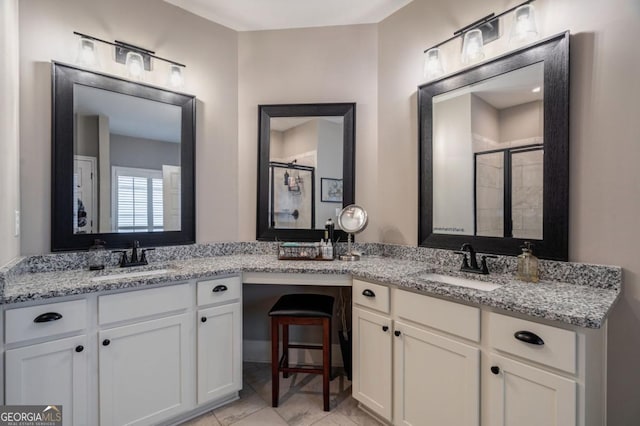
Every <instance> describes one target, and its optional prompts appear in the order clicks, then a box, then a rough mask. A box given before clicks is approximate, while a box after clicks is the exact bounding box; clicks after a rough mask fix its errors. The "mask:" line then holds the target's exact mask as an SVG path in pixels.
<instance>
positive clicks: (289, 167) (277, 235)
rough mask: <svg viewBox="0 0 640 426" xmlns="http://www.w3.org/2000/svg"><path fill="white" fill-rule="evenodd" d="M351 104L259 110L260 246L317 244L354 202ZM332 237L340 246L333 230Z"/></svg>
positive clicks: (338, 232)
mask: <svg viewBox="0 0 640 426" xmlns="http://www.w3.org/2000/svg"><path fill="white" fill-rule="evenodd" d="M355 107H356V105H355V104H354V103H325V104H281V105H260V106H259V111H258V116H259V127H260V133H259V137H258V149H259V161H258V214H257V223H256V238H257V239H258V240H261V241H271V240H280V241H320V239H321V238H323V237H324V228H325V224H326V223H327V221H328V220H329V219H331V221H332V223H334V224H335V223H336V222H337V215H338V213H339V212H340V210H341V209H342V207H343V206H345V205H348V204H352V203H353V200H354V181H355V179H354V176H355V171H354V169H355V168H354V147H355ZM334 238H340V239H341V240H342V241H345V239H346V234H345V233H344V232H342V230H340V229H336V233H335V234H334Z"/></svg>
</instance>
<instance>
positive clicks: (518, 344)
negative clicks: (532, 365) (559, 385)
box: [489, 312, 577, 374]
mask: <svg viewBox="0 0 640 426" xmlns="http://www.w3.org/2000/svg"><path fill="white" fill-rule="evenodd" d="M523 332H524V333H525V334H524V335H522V334H521V337H522V338H527V337H528V336H532V335H531V334H526V333H533V334H535V335H536V336H538V337H539V338H540V339H542V341H543V342H544V344H541V345H538V344H535V343H526V342H523V341H521V340H519V339H517V338H516V337H515V334H516V333H523ZM489 343H490V345H491V346H492V347H493V348H495V349H498V350H500V351H503V352H507V353H510V354H513V355H517V356H520V357H522V358H526V359H529V360H531V361H534V362H538V363H540V364H544V365H548V366H550V367H554V368H557V369H559V370H563V371H566V372H569V373H572V374H575V372H576V344H577V343H576V333H575V332H574V331H571V330H565V329H562V328H557V327H552V326H549V325H544V324H539V323H536V322H532V321H526V320H522V319H519V318H513V317H509V316H506V315H501V314H496V313H495V312H490V313H489Z"/></svg>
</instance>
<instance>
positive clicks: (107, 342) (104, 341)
mask: <svg viewBox="0 0 640 426" xmlns="http://www.w3.org/2000/svg"><path fill="white" fill-rule="evenodd" d="M110 343H111V340H109V339H104V340H103V341H102V346H109V344H110Z"/></svg>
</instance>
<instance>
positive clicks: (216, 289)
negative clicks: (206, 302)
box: [213, 284, 229, 293]
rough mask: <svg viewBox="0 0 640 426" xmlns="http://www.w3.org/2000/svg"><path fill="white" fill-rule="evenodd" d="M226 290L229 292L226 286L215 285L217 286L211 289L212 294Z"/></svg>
mask: <svg viewBox="0 0 640 426" xmlns="http://www.w3.org/2000/svg"><path fill="white" fill-rule="evenodd" d="M227 290H229V289H228V288H227V286H226V285H224V284H220V285H217V286H215V287H214V288H213V292H214V293H219V292H221V291H227Z"/></svg>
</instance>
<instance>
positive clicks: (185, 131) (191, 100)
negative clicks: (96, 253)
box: [51, 62, 196, 252]
mask: <svg viewBox="0 0 640 426" xmlns="http://www.w3.org/2000/svg"><path fill="white" fill-rule="evenodd" d="M74 84H80V85H84V86H90V87H94V88H97V89H103V90H108V91H112V92H116V93H121V94H124V95H129V96H135V97H139V98H143V99H149V100H152V101H157V102H163V103H167V104H171V105H176V106H178V107H180V108H181V109H182V120H181V123H182V134H181V146H180V167H181V188H180V189H181V205H180V209H181V226H180V230H179V231H163V232H126V233H94V234H74V232H73V223H72V221H71V220H69V219H70V218H72V217H73V190H72V188H73V150H74V140H73V138H74V131H73V128H74V113H73V111H74V109H73V87H74ZM52 96H53V99H52V111H51V112H52V122H51V128H52V152H51V173H52V175H51V177H52V179H51V182H52V188H51V189H52V196H51V251H53V252H56V251H69V250H86V249H87V248H88V247H89V246H90V245H92V244H93V240H95V239H101V240H104V241H105V242H106V245H107V247H108V248H128V247H130V246H131V242H132V241H133V240H138V241H140V245H141V246H143V247H149V246H162V245H177V244H192V243H195V223H196V221H195V128H196V124H195V116H196V115H195V105H196V101H195V96H192V95H186V94H183V93H177V92H173V91H169V90H165V89H161V88H158V87H155V86H150V85H146V84H143V83H137V82H133V81H129V80H125V79H122V78H118V77H114V76H110V75H107V74H101V73H98V72H94V71H88V70H84V69H81V68H76V67H74V66H71V65H66V64H63V63H58V62H52Z"/></svg>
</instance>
